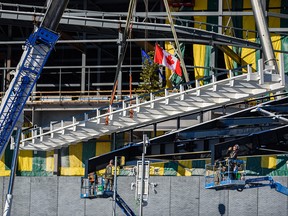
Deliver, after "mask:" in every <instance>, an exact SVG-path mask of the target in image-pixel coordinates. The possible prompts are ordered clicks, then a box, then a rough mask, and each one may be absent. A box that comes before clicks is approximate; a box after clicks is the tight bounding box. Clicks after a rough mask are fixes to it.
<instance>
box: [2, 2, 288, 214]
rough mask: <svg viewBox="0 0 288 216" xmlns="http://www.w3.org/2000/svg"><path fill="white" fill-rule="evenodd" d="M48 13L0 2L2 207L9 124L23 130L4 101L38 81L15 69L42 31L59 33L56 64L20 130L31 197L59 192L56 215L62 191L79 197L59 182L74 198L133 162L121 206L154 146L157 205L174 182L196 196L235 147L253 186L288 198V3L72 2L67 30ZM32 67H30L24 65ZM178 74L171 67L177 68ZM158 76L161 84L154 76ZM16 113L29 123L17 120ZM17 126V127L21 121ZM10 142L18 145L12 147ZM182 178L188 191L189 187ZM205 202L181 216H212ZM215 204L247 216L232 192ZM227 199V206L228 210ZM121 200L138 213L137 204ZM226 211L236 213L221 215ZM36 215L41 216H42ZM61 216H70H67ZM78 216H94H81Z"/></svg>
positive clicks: (44, 5)
mask: <svg viewBox="0 0 288 216" xmlns="http://www.w3.org/2000/svg"><path fill="white" fill-rule="evenodd" d="M54 1H56V0H54ZM51 2H53V0H49V1H48V0H42V1H37V2H35V1H30V0H26V1H19V0H9V1H1V2H0V6H1V7H0V27H1V28H0V30H1V33H0V38H1V40H0V64H1V65H0V71H1V73H0V77H1V81H0V88H1V92H2V95H1V96H2V104H1V106H2V107H4V106H5V104H4V105H3V103H4V102H5V101H6V100H8V103H7V104H8V105H7V106H8V107H7V108H3V110H4V111H3V112H2V113H1V115H2V117H1V118H0V120H1V122H0V123H1V125H0V128H1V134H0V141H1V142H0V153H1V154H0V155H2V159H1V161H0V176H2V179H1V181H2V182H3V187H2V188H3V190H2V200H3V199H4V195H3V194H5V192H6V191H5V189H6V188H7V185H6V186H5V182H6V183H7V181H8V180H5V179H7V178H5V177H6V176H10V174H11V170H12V167H13V166H12V165H11V164H13V163H11V161H12V160H13V152H14V151H15V146H16V144H17V138H16V137H17V135H16V134H17V133H16V132H15V131H13V128H14V126H15V125H13V127H6V125H7V124H10V122H12V120H11V118H12V119H13V120H14V121H15V124H16V126H15V127H17V128H20V127H19V120H18V119H16V117H15V118H13V117H9V115H8V114H7V116H5V115H6V113H9V111H7V110H13V107H12V106H10V105H9V103H10V104H13V103H14V100H13V99H10V101H9V97H10V96H7V92H9V91H10V89H11V86H12V85H13V84H14V81H13V80H14V78H15V77H17V72H18V71H21V70H22V68H23V70H25V71H28V72H32V73H35V68H37V66H35V65H36V64H35V63H33V67H32V69H31V68H29V66H27V64H23V67H22V66H21V65H20V64H19V62H21V61H23V59H24V58H23V52H24V53H25V52H27V49H28V48H29V47H33V44H32V43H31V44H30V42H31V41H32V39H33V37H31V36H30V37H29V35H30V34H31V33H32V32H33V31H35V32H37V30H35V29H38V28H40V29H41V27H44V28H47V29H50V30H53V32H55V35H59V39H58V41H57V43H56V44H55V46H54V45H51V44H52V43H50V41H49V43H48V44H50V45H51V46H50V45H49V47H50V48H51V54H50V53H49V54H50V56H49V58H48V57H47V61H46V59H44V60H43V62H44V63H45V65H44V64H43V69H42V66H41V67H40V69H41V70H42V72H41V75H39V79H38V77H37V79H38V80H37V81H36V80H35V83H34V84H35V85H34V86H32V85H31V92H30V91H29V94H27V101H25V102H23V101H22V102H19V103H17V104H21V105H22V106H23V112H24V117H23V118H24V119H23V121H20V122H21V134H19V136H20V140H19V145H20V146H19V154H18V159H17V161H18V164H17V168H16V176H17V178H18V179H19V178H20V179H24V181H25V182H26V181H27V182H29V183H28V184H29V185H30V187H31V188H33V187H34V188H35V190H36V189H39V190H42V189H40V186H39V187H38V186H37V184H33V182H34V181H37V178H39V179H42V180H40V181H42V182H43V181H44V182H45V184H46V183H47V185H50V186H49V187H54V186H55V184H57V185H58V187H59V188H60V189H59V188H57V191H56V192H57V194H58V195H57V197H58V202H57V203H58V204H57V203H56V204H55V205H54V204H53V203H52V202H53V201H52V200H53V199H52V198H51V201H49V202H48V204H47V203H46V205H49V206H52V208H53V209H56V207H55V206H57V205H62V204H63V203H65V201H63V200H64V199H65V198H64V197H63V200H62V201H63V202H62V201H61V199H62V198H61V196H60V195H59V194H60V191H61V193H63V194H66V195H67V196H70V195H69V193H68V192H67V191H66V192H65V190H64V192H63V190H61V187H60V186H59V185H60V183H61V179H63V180H62V181H63V182H64V179H66V177H67V178H68V176H70V177H71V176H72V177H73V180H72V181H71V179H70V180H68V182H70V183H71V185H77V183H79V182H77V179H80V177H82V176H86V177H87V175H88V173H91V172H95V171H96V173H97V175H98V176H101V175H103V172H104V170H103V169H104V168H105V166H106V165H107V164H108V162H109V160H110V159H114V157H115V156H122V157H125V161H126V165H125V166H123V167H121V169H120V170H119V173H118V174H119V176H121V177H122V178H123V179H124V180H123V181H122V182H121V178H120V185H121V186H122V189H120V192H123V193H125V192H124V191H125V190H124V188H126V189H127V188H129V187H130V186H127V185H125V182H126V181H129V177H128V176H130V175H133V174H134V167H135V166H136V163H137V160H139V159H140V158H141V155H142V153H143V137H146V136H147V137H149V145H147V149H146V152H145V158H146V159H148V160H149V161H150V171H149V175H150V176H151V178H152V180H153V178H154V180H156V181H158V183H157V184H158V185H160V188H159V190H160V192H161V191H162V192H163V191H165V190H164V189H163V188H161V183H162V184H163V185H166V183H167V182H166V181H167V179H169V182H170V183H171V182H174V181H175V182H177V180H176V179H175V180H174V179H173V177H172V176H175V177H176V176H178V177H177V178H179V179H180V181H181V182H182V183H181V185H182V186H183V185H184V186H183V187H182V189H181V191H182V193H184V194H185V187H189V184H190V183H193V182H194V183H195V184H196V185H197V186H199V187H197V188H198V189H199V188H201V187H202V184H201V182H203V178H204V177H203V176H204V175H205V165H206V164H208V163H211V162H212V163H214V162H215V161H218V160H221V159H223V158H224V157H225V152H226V150H227V149H228V148H229V147H231V146H233V145H234V144H238V145H239V154H238V157H239V158H241V159H242V160H245V161H246V170H247V171H246V173H247V175H253V176H257V177H258V176H268V175H269V176H277V177H278V178H280V179H281V181H282V182H283V181H284V184H286V185H287V176H288V162H287V159H288V155H287V151H288V127H287V125H286V124H287V122H288V119H287V118H286V116H287V102H288V97H287V94H286V81H285V77H286V73H287V71H288V66H287V65H286V64H287V63H288V53H287V52H288V39H287V25H288V24H287V19H288V10H287V7H288V2H286V1H283V0H274V1H269V0H251V1H250V0H237V1H236V0H218V1H217V0H214V1H212V0H202V1H198V0H138V1H136V0H130V1H128V0H117V1H116V0H111V1H106V2H105V1H91V0H84V1H79V0H70V1H69V2H68V5H67V7H66V6H65V7H66V9H65V10H64V13H63V15H62V17H61V16H60V17H61V20H60V17H59V25H58V22H56V21H54V19H53V18H56V17H57V16H56V15H54V12H55V14H57V7H56V8H54V11H53V12H52V13H49V12H47V11H48V8H49V6H50V4H51ZM58 9H59V8H58ZM59 10H60V9H59ZM49 16H51V17H49ZM53 16H55V17H53ZM45 20H49V22H46V23H45ZM44 31H45V30H44ZM47 37H48V36H47ZM31 38H32V39H31ZM46 39H47V38H46ZM43 40H44V39H43ZM47 40H50V39H49V38H48V39H47ZM51 40H52V39H51ZM27 41H28V42H27ZM45 41H46V40H45ZM27 44H28V45H27ZM35 44H36V45H37V44H38V43H35ZM156 47H158V48H159V49H160V50H161V52H162V55H163V54H164V56H165V55H166V56H168V57H169V58H172V57H173V58H175V59H177V61H179V64H180V65H181V72H177V71H176V70H173V69H171V68H170V69H169V67H168V65H167V61H168V60H169V59H168V60H167V59H166V60H165V62H166V63H165V62H164V60H163V63H162V64H161V63H160V64H159V62H158V63H157V64H156V63H155V62H154V59H155V55H156V54H155V52H156V51H155V49H156ZM32 50H33V48H32ZM33 52H35V51H33ZM37 52H38V51H37ZM41 52H42V51H39V53H40V54H41ZM49 52H50V51H49ZM39 53H37V55H38V56H39ZM47 53H48V51H47ZM21 56H22V57H21ZM162 57H163V56H162ZM36 59H37V58H36ZM24 61H26V62H27V61H29V57H28V58H27V59H24ZM169 61H170V63H171V59H170V60H169ZM35 62H36V63H37V60H35ZM37 64H38V63H37ZM172 64H174V61H173V62H172ZM175 64H176V63H175ZM31 65H32V64H31ZM33 70H34V71H33ZM151 70H152V75H151V74H149V72H151ZM152 77H153V79H152ZM149 78H150V79H149ZM23 80H24V79H22V81H23ZM23 82H24V83H25V81H23ZM28 87H29V85H28ZM32 87H33V88H32ZM16 88H17V86H16ZM18 88H19V89H21V88H22V85H19V86H18ZM14 89H15V88H14ZM23 91H24V90H23ZM5 92H6V96H5ZM11 92H13V90H12V91H11ZM19 92H21V91H19ZM25 94H26V90H25ZM7 98H8V99H7ZM13 98H14V96H13ZM3 101H4V102H3ZM15 101H16V100H15ZM15 103H16V102H15ZM15 110H16V113H17V112H19V116H20V113H21V112H20V111H18V108H15ZM3 113H4V114H3ZM9 114H10V115H11V116H16V115H15V113H14V112H11V113H9ZM3 116H4V117H3ZM17 117H18V115H17ZM19 118H21V117H19ZM10 120H11V121H10ZM11 124H12V123H11ZM8 129H10V130H11V135H12V136H11V139H10V136H7V134H8V132H7V131H8ZM12 131H13V132H12ZM15 135H16V136H15ZM1 136H3V137H4V138H5V139H4V138H2V137H1ZM6 139H7V140H6ZM2 141H3V142H2ZM144 142H145V140H144ZM44 176H45V177H46V179H45V177H44ZM47 176H48V177H47ZM158 176H161V177H162V179H161V178H160V177H159V178H158ZM185 176H186V177H185ZM187 176H190V177H187ZM72 177H71V178H72ZM17 178H16V183H17ZM35 178H36V180H35ZM187 178H190V180H188V181H189V183H187V182H186V180H185V179H187ZM43 179H45V180H43ZM191 179H192V180H191ZM18 181H20V180H18ZM75 181H76V183H75ZM190 181H192V182H190ZM59 182H60V183H59ZM159 182H160V183H159ZM175 182H174V183H175ZM183 182H184V183H183ZM34 183H35V182H34ZM171 184H172V183H171ZM35 185H36V186H35ZM78 186H79V187H80V184H78ZM166 186H167V185H166ZM15 187H17V184H16V185H15ZM167 187H168V186H167ZM197 188H194V189H191V191H190V192H191V193H192V192H193V193H194V195H193V197H194V198H195V199H200V201H199V202H198V203H197V204H195V203H194V204H193V205H194V207H191V206H190V207H187V205H189V204H188V201H187V203H186V202H185V206H186V207H187V209H186V210H187V211H186V210H183V212H182V215H189V214H190V213H191V212H193V215H208V214H212V215H214V213H215V211H214V210H211V209H210V210H207V211H206V210H205V202H204V201H205V200H206V199H208V198H209V194H207V192H206V193H205V192H203V191H204V190H205V189H203V191H202V189H199V191H198V190H197ZM225 189H227V188H225ZM19 190H20V189H19V188H18V191H19ZM75 190H78V188H76V189H75ZM156 190H157V188H156ZM189 190H190V189H189ZM257 190H258V189H257ZM20 191H21V190H20ZM31 191H32V190H31ZM44 191H45V193H48V192H47V191H46V190H45V189H44ZM78 191H79V190H78ZM197 191H198V192H197ZM259 191H260V189H259ZM190 192H189V195H190ZM133 193H134V192H133ZM173 193H175V194H177V193H178V192H177V190H176V189H175V191H174V189H171V188H170V189H169V194H170V195H169V196H171V197H173V196H174V197H177V195H176V196H175V194H174V195H171V194H173ZM210 193H211V192H210ZM213 193H221V195H219V197H220V198H219V199H218V200H217V201H216V202H218V201H219V200H220V201H221V203H220V201H219V206H218V210H217V211H216V212H217V213H218V214H220V215H229V214H231V215H232V214H234V213H235V214H236V213H237V211H238V210H235V211H234V210H233V207H230V206H229V205H228V203H229V200H230V201H231V202H232V200H233V199H234V198H235V197H236V195H233V193H232V194H229V193H230V192H228V191H225V190H223V191H221V192H213ZM245 193H246V192H245ZM245 193H244V192H243V194H245ZM262 193H263V192H262ZM195 194H196V195H195ZM197 194H198V195H199V197H200V198H199V197H198V195H197ZM203 194H204V195H203ZM251 194H252V193H249V194H248V195H249V196H251ZM29 195H30V202H29V203H33V199H35V198H31V197H32V195H33V194H32V192H30V193H29ZM49 195H51V193H50V192H49ZM166 195H167V194H166ZM166 195H165V194H164V195H163V193H160V195H159V196H158V197H157V194H156V193H155V194H154V195H153V196H152V199H151V200H152V201H151V200H149V205H150V206H151V202H152V203H154V204H152V208H151V209H152V210H151V209H150V210H148V212H149V214H148V213H147V215H156V214H157V211H156V210H155V209H157V204H155V203H157V202H158V201H160V200H161V199H164V197H165V196H166ZM189 195H188V194H187V196H186V195H185V197H184V198H180V197H179V199H178V201H177V199H176V198H175V200H176V201H175V203H174V201H173V200H172V198H171V199H170V201H169V202H170V203H172V204H171V205H169V206H166V207H163V209H166V210H167V209H169V210H167V211H166V210H165V211H164V210H163V212H161V213H160V215H178V214H180V213H181V211H179V209H180V207H181V204H179V203H178V202H180V201H179V200H182V199H186V198H187V197H189ZM246 195H247V193H246ZM37 196H40V197H41V195H39V194H38V195H36V197H37ZM51 196H52V197H53V196H54V195H51ZM124 196H125V195H124ZM210 196H211V194H210ZM212 196H213V195H212ZM227 196H229V198H228V199H227V200H224V201H223V200H222V199H224V198H225V197H227ZM244 196H245V195H244ZM273 196H275V194H273V195H271V197H273ZM280 196H281V195H280ZM197 197H198V198H197ZM253 197H254V198H255V199H254V198H253V199H252V198H251V200H250V201H251V202H252V203H254V202H255V200H256V198H257V199H259V200H260V201H259V202H258V204H259V205H257V209H256V210H255V209H254V210H253V211H252V212H253V215H266V214H265V211H266V210H265V208H266V207H267V206H265V205H264V204H263V205H261V203H262V202H263V203H265V199H264V198H261V194H260V195H259V194H258V195H255V194H254V193H253ZM125 198H126V199H130V198H131V199H132V200H133V199H134V197H133V195H132V196H131V195H129V194H128V195H127V194H126V196H125ZM194 198H193V199H194ZM201 198H202V201H201ZM242 198H243V197H242ZM77 199H80V198H79V196H78V197H77ZM159 199H160V200H159ZM215 199H216V198H215ZM236 199H237V198H236ZM239 199H240V198H239ZM276 199H278V201H279V203H281V204H283V203H286V204H285V205H284V204H283V205H280V204H279V205H280V207H279V208H276V210H275V209H274V210H271V209H270V208H269V206H268V207H267V208H269V211H271V212H270V213H271V214H270V213H269V215H287V209H288V208H287V197H284V198H283V196H281V197H277V198H276ZM15 200H16V201H15V202H16V204H13V205H16V210H14V214H15V215H20V212H21V211H22V210H20V209H21V206H22V205H25V204H23V203H22V202H20V204H19V198H18V204H17V198H15ZM35 200H37V198H36V199H35ZM59 200H60V201H59ZM157 200H158V201H157ZM171 200H172V201H171ZM74 201H75V202H77V200H74ZM90 201H91V202H90ZM93 201H94V202H95V203H97V205H98V206H100V209H101V210H102V211H104V210H105V205H107V202H109V201H107V199H106V200H105V199H95V200H89V201H86V202H87V203H85V204H84V206H85V207H84V209H86V208H89V206H90V205H94V204H93ZM222 201H223V202H222ZM191 202H192V203H193V202H194V201H191ZM2 203H3V202H2ZM21 203H22V204H21ZM36 203H37V202H36ZM51 203H52V204H51ZM89 203H91V204H89ZM131 203H132V202H131ZM131 203H130V204H131ZM223 203H224V204H223ZM26 204H27V203H26ZM220 204H223V206H224V210H223V206H222V205H220ZM29 205H32V204H29ZM39 205H41V206H42V205H45V204H43V203H41V204H39ZM65 205H66V204H65ZM149 205H148V207H149ZM19 206H20V207H19ZM153 206H154V208H153ZM175 206H176V207H175ZM225 206H226V208H227V209H229V211H228V210H226V212H225ZM130 207H131V206H130ZM73 208H74V207H73ZM73 208H72V209H73ZM79 208H81V209H82V207H79ZM196 208H197V209H198V211H196V210H195V209H196ZM1 209H4V206H3V205H2V208H1ZM36 209H37V208H36V207H35V209H34V210H35V211H34V213H35V214H36V212H37V213H38V215H41V213H40V212H38V210H36ZM96 209H97V208H96ZM181 209H183V207H181ZM199 209H200V210H199ZM201 209H202V210H201ZM207 209H209V208H207ZM285 209H286V210H285ZM17 211H19V212H17ZM144 211H146V210H144ZM12 212H13V209H12ZM31 212H32V210H31V211H30V210H29V211H28V210H27V211H25V213H24V214H21V215H33V214H34V213H33V214H32V213H31ZM55 212H57V213H55V214H56V215H65V213H64V212H65V210H64V209H61V208H60V207H57V209H56V210H55ZM68 212H69V211H68ZM68 212H67V214H68ZM179 212H180V213H179ZM189 212H190V213H189ZM242 212H243V209H242ZM244 212H245V213H243V215H249V211H248V210H247V213H246V211H244ZM263 212H264V213H263ZM42 213H43V212H42ZM110 213H111V212H108V213H107V212H106V213H103V215H110ZM250 213H251V212H250ZM262 213H263V214H262ZM71 214H72V213H71V212H70V213H69V215H71ZM78 214H84V215H92V214H93V213H92V212H89V211H86V212H84V213H83V212H82V211H79V212H78V213H77V214H76V215H78ZM43 215H45V213H43ZM100 215H101V214H100ZM140 215H141V213H140ZM190 215H191V214H190ZM250 215H251V214H250ZM267 215H268V214H267Z"/></svg>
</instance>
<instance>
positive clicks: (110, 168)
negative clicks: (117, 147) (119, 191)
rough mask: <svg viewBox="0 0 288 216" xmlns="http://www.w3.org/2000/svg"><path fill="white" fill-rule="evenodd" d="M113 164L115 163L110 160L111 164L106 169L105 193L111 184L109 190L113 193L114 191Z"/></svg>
mask: <svg viewBox="0 0 288 216" xmlns="http://www.w3.org/2000/svg"><path fill="white" fill-rule="evenodd" d="M113 163H114V161H113V160H110V161H109V164H108V165H107V166H106V169H105V174H104V178H105V185H104V190H105V191H106V190H107V188H108V184H109V189H110V190H111V191H112V190H113V185H114V176H113Z"/></svg>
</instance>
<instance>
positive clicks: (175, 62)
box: [154, 44, 182, 76]
mask: <svg viewBox="0 0 288 216" xmlns="http://www.w3.org/2000/svg"><path fill="white" fill-rule="evenodd" d="M154 62H155V63H158V64H160V65H163V66H165V67H167V68H169V69H170V70H173V71H174V72H175V73H176V74H177V75H178V76H182V70H181V67H180V61H179V59H177V58H176V57H175V56H173V55H172V54H170V53H168V52H167V51H165V50H163V49H162V48H161V47H160V46H159V45H158V44H156V46H155V55H154Z"/></svg>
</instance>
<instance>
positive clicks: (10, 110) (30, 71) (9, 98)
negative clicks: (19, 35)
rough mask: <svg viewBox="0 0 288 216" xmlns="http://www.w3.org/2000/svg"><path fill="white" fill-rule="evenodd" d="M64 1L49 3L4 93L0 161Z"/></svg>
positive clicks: (49, 45) (48, 50)
mask: <svg viewBox="0 0 288 216" xmlns="http://www.w3.org/2000/svg"><path fill="white" fill-rule="evenodd" d="M67 4H68V0H63V1H51V3H50V5H49V8H48V10H47V12H46V14H45V17H44V19H43V21H42V23H41V25H40V27H39V28H35V31H34V32H33V33H32V34H31V35H30V37H29V38H28V39H27V41H26V43H25V46H24V51H23V54H22V57H21V59H20V61H19V63H18V65H17V68H16V71H15V73H14V78H13V79H12V81H11V83H10V85H9V88H8V90H7V91H6V93H5V95H4V97H3V99H2V103H1V106H0V158H1V157H2V155H3V152H4V151H5V149H6V146H7V144H8V141H9V139H10V137H11V134H12V132H13V130H14V127H15V125H16V123H17V121H18V119H19V117H20V116H21V114H22V112H23V109H24V106H25V104H26V101H27V99H28V98H29V95H30V93H31V91H32V90H33V88H34V86H35V84H36V82H37V80H38V79H39V77H40V74H41V72H42V69H43V67H44V65H45V63H46V61H47V59H48V57H49V55H50V53H51V51H52V49H53V48H54V47H55V44H56V42H57V40H58V39H59V34H58V33H56V32H54V31H55V30H56V29H57V27H58V24H59V22H60V19H61V17H62V14H63V12H64V10H65V8H66V6H67Z"/></svg>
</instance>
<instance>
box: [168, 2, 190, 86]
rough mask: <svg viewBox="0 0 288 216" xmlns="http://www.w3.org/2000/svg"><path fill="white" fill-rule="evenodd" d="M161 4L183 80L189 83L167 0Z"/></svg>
mask: <svg viewBox="0 0 288 216" xmlns="http://www.w3.org/2000/svg"><path fill="white" fill-rule="evenodd" d="M163 2H164V5H165V8H166V12H167V15H168V20H169V22H170V26H171V30H172V33H173V37H174V41H175V44H176V53H177V55H178V56H179V59H180V63H181V66H182V69H183V74H184V78H185V81H186V82H189V81H190V80H189V76H188V73H187V70H186V65H185V62H184V59H183V56H182V53H181V51H180V44H179V41H178V37H177V34H176V31H175V27H174V23H173V20H172V16H171V13H170V9H169V5H168V2H167V0H163Z"/></svg>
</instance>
